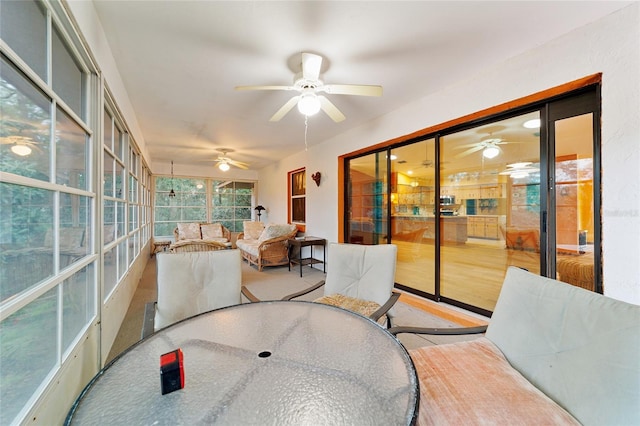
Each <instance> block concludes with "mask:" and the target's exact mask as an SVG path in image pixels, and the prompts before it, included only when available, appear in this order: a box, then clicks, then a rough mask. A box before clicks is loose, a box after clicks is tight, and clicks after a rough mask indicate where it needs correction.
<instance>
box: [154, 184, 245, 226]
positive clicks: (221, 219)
mask: <svg viewBox="0 0 640 426" xmlns="http://www.w3.org/2000/svg"><path fill="white" fill-rule="evenodd" d="M155 180H156V192H155V209H154V214H155V218H154V229H153V235H154V237H156V238H172V237H173V230H174V229H175V228H176V226H177V223H178V222H216V223H221V224H223V225H224V226H225V227H227V228H228V229H229V230H230V231H234V232H242V229H243V228H242V222H243V221H245V220H251V211H252V208H253V205H254V204H255V194H254V186H255V184H254V183H253V182H236V181H228V180H227V181H221V180H212V179H198V178H176V177H173V178H172V177H156V179H155ZM172 189H173V191H174V192H175V194H176V196H175V197H169V193H170V191H171V190H172ZM207 200H210V201H209V202H207Z"/></svg>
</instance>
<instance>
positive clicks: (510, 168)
mask: <svg viewBox="0 0 640 426" xmlns="http://www.w3.org/2000/svg"><path fill="white" fill-rule="evenodd" d="M539 171H540V169H539V168H537V167H536V166H535V165H533V163H532V162H531V161H522V162H518V163H512V164H507V168H506V169H505V170H504V171H502V172H500V174H501V175H507V176H509V177H511V178H513V179H517V178H524V177H527V176H529V174H531V173H537V172H539Z"/></svg>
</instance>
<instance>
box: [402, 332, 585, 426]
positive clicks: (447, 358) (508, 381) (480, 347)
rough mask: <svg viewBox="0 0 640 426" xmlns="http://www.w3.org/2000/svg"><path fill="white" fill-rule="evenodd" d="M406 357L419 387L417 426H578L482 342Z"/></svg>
mask: <svg viewBox="0 0 640 426" xmlns="http://www.w3.org/2000/svg"><path fill="white" fill-rule="evenodd" d="M409 354H410V355H411V359H412V360H413V363H414V365H415V367H416V371H417V373H418V380H419V382H420V408H419V413H418V420H417V424H419V425H465V424H467V425H471V424H485V425H489V424H492V425H508V424H521V425H525V424H531V425H534V424H536V425H569V424H579V423H578V422H577V421H576V420H575V419H574V418H573V417H572V416H571V415H570V414H569V413H567V412H566V411H565V410H564V409H563V408H562V407H560V406H559V405H558V404H556V403H555V402H553V401H552V400H551V399H550V398H549V397H547V396H546V395H545V394H544V393H542V392H541V391H540V390H538V389H537V388H536V387H535V386H533V385H532V384H531V383H529V381H527V380H526V379H525V378H524V377H523V376H522V375H521V374H520V373H518V372H517V371H516V370H515V369H514V368H513V367H511V365H510V364H509V362H508V361H507V360H506V359H505V357H504V355H502V353H501V352H500V350H499V349H498V348H497V347H496V346H495V345H494V344H493V343H491V341H490V340H488V339H487V338H485V337H481V338H478V339H476V340H472V341H467V342H459V343H452V344H445V345H437V346H427V347H423V348H419V349H412V350H410V351H409Z"/></svg>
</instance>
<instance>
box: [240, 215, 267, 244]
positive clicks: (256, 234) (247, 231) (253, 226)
mask: <svg viewBox="0 0 640 426" xmlns="http://www.w3.org/2000/svg"><path fill="white" fill-rule="evenodd" d="M263 229H264V223H262V222H254V221H251V220H245V221H244V222H243V223H242V230H243V231H244V239H245V240H257V239H258V238H260V235H261V234H262V230H263Z"/></svg>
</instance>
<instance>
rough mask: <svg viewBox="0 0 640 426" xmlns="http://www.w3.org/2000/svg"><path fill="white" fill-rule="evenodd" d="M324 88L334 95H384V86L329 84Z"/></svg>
mask: <svg viewBox="0 0 640 426" xmlns="http://www.w3.org/2000/svg"><path fill="white" fill-rule="evenodd" d="M322 90H324V91H325V92H327V93H331V94H334V95H358V96H382V86H368V85H364V84H327V85H325V86H323V88H322Z"/></svg>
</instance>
